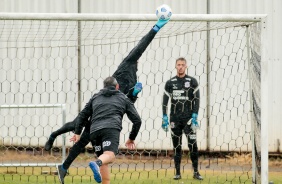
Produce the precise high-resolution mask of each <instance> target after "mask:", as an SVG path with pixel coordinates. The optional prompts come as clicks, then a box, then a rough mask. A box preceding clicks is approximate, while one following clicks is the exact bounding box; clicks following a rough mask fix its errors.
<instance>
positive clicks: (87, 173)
mask: <svg viewBox="0 0 282 184" xmlns="http://www.w3.org/2000/svg"><path fill="white" fill-rule="evenodd" d="M42 170H47V171H48V172H49V174H41V171H42ZM54 170H55V169H54V168H48V167H46V168H41V167H18V168H16V167H10V168H0V183H1V184H2V183H3V184H6V183H9V184H20V183H21V184H23V183H29V184H32V183H36V184H43V183H50V184H53V183H59V180H58V177H57V175H53V173H52V171H54ZM201 174H202V175H203V177H204V178H205V179H204V181H196V180H194V179H193V178H192V172H191V170H187V171H185V172H183V173H182V179H181V180H179V181H174V180H172V177H173V175H174V171H173V169H158V170H145V171H144V169H140V170H139V169H135V170H127V169H112V170H111V183H112V184H116V183H120V184H127V183H128V184H133V183H135V184H181V183H183V184H184V183H185V184H186V183H187V184H188V183H195V184H198V183H201V184H205V183H211V184H214V183H235V184H237V183H245V184H249V183H250V184H251V183H252V182H251V172H239V171H236V172H231V171H227V172H223V171H210V170H203V171H201ZM279 176H281V172H276V173H275V172H271V173H270V176H269V178H270V180H271V181H273V182H274V183H275V184H276V183H277V184H278V183H282V178H281V177H279ZM65 183H66V184H68V183H75V184H77V183H83V184H88V183H96V182H95V181H94V179H93V177H92V172H91V170H90V169H85V168H78V169H77V168H71V169H70V171H69V175H67V176H66V178H65Z"/></svg>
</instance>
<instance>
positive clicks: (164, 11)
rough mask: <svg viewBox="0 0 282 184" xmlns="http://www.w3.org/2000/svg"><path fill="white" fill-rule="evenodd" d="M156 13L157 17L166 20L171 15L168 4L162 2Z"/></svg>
mask: <svg viewBox="0 0 282 184" xmlns="http://www.w3.org/2000/svg"><path fill="white" fill-rule="evenodd" d="M156 15H157V17H158V19H161V20H167V19H169V18H170V17H171V15H172V12H171V8H170V7H169V6H168V5H166V4H163V5H161V6H159V7H158V8H157V10H156Z"/></svg>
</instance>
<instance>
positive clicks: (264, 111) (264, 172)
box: [260, 18, 271, 183]
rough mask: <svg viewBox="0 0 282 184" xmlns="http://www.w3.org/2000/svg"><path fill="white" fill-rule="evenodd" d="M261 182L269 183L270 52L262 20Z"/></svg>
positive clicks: (263, 20) (264, 24)
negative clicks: (268, 51)
mask: <svg viewBox="0 0 282 184" xmlns="http://www.w3.org/2000/svg"><path fill="white" fill-rule="evenodd" d="M260 29H261V46H262V48H261V183H268V126H269V123H270V122H269V121H271V120H270V119H269V118H270V116H269V112H268V110H269V108H268V103H269V101H268V95H269V94H268V90H269V87H268V75H269V73H268V57H267V56H268V54H267V48H268V47H267V46H268V42H267V37H266V36H267V35H266V33H267V22H266V18H264V19H262V21H261V27H260Z"/></svg>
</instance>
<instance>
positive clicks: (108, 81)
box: [104, 77, 117, 88]
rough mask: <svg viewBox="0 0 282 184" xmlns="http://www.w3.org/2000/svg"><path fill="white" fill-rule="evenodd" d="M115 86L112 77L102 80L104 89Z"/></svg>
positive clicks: (115, 81) (115, 82)
mask: <svg viewBox="0 0 282 184" xmlns="http://www.w3.org/2000/svg"><path fill="white" fill-rule="evenodd" d="M116 85H117V80H116V78H114V77H107V78H106V79H105V80H104V88H106V87H111V86H112V87H116Z"/></svg>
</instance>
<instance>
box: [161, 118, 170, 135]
mask: <svg viewBox="0 0 282 184" xmlns="http://www.w3.org/2000/svg"><path fill="white" fill-rule="evenodd" d="M168 126H169V122H168V117H167V115H166V114H164V115H163V123H162V129H163V130H164V131H165V132H168Z"/></svg>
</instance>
